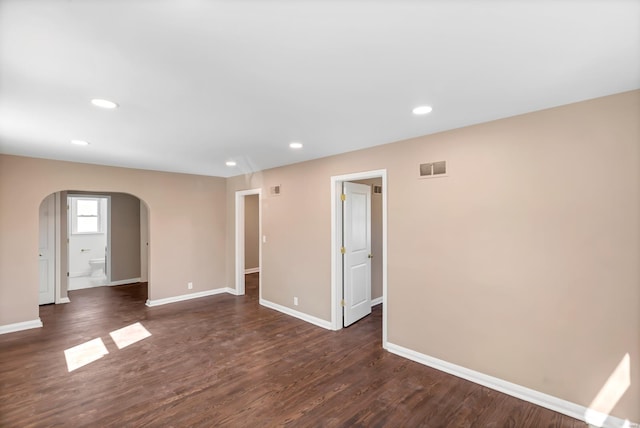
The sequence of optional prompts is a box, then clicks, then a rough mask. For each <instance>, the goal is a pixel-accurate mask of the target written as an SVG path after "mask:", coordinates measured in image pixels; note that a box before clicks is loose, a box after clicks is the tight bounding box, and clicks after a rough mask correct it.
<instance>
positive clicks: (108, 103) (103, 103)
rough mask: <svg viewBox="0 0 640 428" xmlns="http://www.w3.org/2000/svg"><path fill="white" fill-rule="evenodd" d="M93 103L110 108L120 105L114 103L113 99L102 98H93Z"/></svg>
mask: <svg viewBox="0 0 640 428" xmlns="http://www.w3.org/2000/svg"><path fill="white" fill-rule="evenodd" d="M91 104H93V105H94V106H96V107H101V108H109V109H114V108H117V107H118V104H116V103H114V102H113V101H109V100H103V99H100V98H94V99H92V100H91Z"/></svg>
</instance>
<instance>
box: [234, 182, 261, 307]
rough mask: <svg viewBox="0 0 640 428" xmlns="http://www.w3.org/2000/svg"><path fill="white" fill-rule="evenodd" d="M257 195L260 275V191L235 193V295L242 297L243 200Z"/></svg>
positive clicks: (243, 291) (259, 279) (259, 285)
mask: <svg viewBox="0 0 640 428" xmlns="http://www.w3.org/2000/svg"><path fill="white" fill-rule="evenodd" d="M251 195H258V236H259V237H260V241H259V243H260V245H259V247H258V264H259V265H260V266H259V268H260V272H261V273H262V203H261V201H262V189H249V190H238V191H236V269H235V280H236V291H235V294H236V295H238V296H242V295H244V293H245V289H244V285H245V284H244V275H245V273H244V271H245V269H244V230H245V229H244V228H245V225H244V198H245V196H251ZM261 285H262V274H261V275H260V277H259V278H258V292H259V294H260V297H259V298H260V301H262V286H261Z"/></svg>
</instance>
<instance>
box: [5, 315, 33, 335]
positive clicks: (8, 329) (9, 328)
mask: <svg viewBox="0 0 640 428" xmlns="http://www.w3.org/2000/svg"><path fill="white" fill-rule="evenodd" d="M40 327H42V320H41V319H40V318H36V319H35V320H31V321H23V322H17V323H14V324H6V325H0V334H7V333H14V332H16V331H22V330H29V329H32V328H40Z"/></svg>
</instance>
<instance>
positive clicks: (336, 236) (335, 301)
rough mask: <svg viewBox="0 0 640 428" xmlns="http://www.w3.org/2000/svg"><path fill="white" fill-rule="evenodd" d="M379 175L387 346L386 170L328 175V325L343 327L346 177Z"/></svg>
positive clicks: (351, 178) (352, 179)
mask: <svg viewBox="0 0 640 428" xmlns="http://www.w3.org/2000/svg"><path fill="white" fill-rule="evenodd" d="M368 178H381V179H382V347H383V348H385V349H386V348H387V170H386V169H378V170H374V171H363V172H357V173H351V174H343V175H335V176H332V177H331V328H332V329H333V330H340V329H342V328H343V327H342V324H343V321H342V306H341V305H340V300H341V296H342V254H341V252H340V246H341V242H342V204H341V203H340V202H341V201H340V194H341V193H342V183H343V182H345V181H356V180H365V179H368Z"/></svg>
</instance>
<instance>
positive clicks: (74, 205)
mask: <svg viewBox="0 0 640 428" xmlns="http://www.w3.org/2000/svg"><path fill="white" fill-rule="evenodd" d="M103 198H104V197H98V196H71V205H70V207H69V209H70V212H71V234H72V235H100V234H103V233H104V230H103V227H102V216H103V214H102V208H103V207H102V199H103ZM79 200H87V201H95V202H96V203H97V205H98V210H97V214H96V215H95V216H93V215H78V201H79ZM79 217H91V218H96V221H97V230H96V231H90V232H78V218H79Z"/></svg>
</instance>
